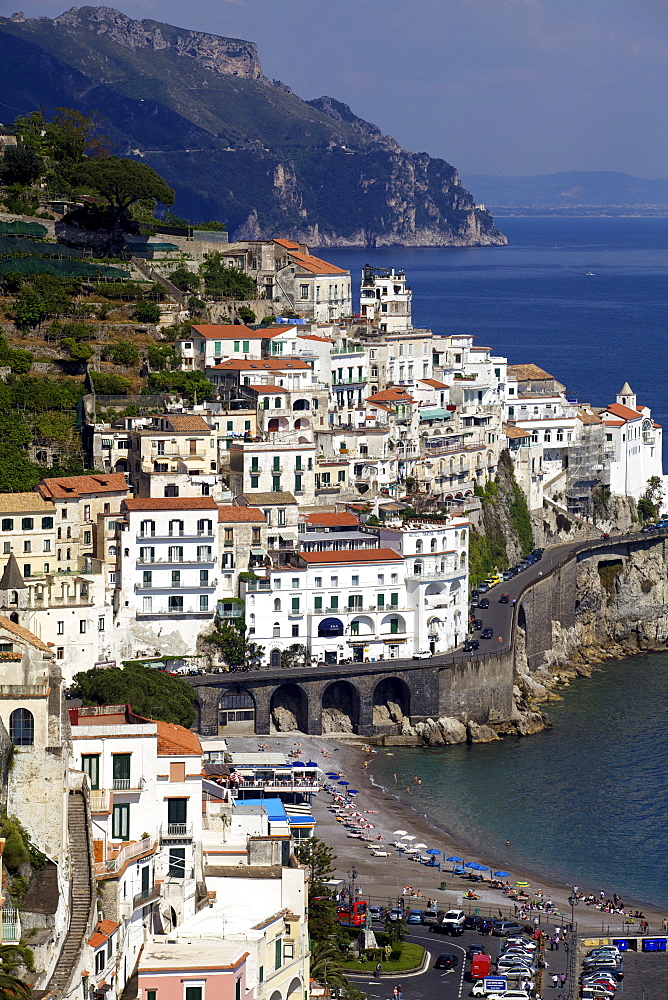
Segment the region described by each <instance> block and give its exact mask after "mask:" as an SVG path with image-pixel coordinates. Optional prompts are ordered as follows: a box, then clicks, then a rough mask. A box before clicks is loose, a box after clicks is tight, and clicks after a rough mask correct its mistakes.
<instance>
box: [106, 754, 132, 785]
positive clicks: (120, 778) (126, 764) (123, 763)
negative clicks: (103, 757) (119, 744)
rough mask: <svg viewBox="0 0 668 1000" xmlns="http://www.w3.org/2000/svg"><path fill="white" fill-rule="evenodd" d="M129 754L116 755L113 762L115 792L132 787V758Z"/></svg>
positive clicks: (113, 756) (113, 755) (112, 758)
mask: <svg viewBox="0 0 668 1000" xmlns="http://www.w3.org/2000/svg"><path fill="white" fill-rule="evenodd" d="M131 756H132V755H131V754H129V753H114V754H112V755H111V760H112V772H111V774H112V779H113V782H114V790H115V791H117V792H118V791H121V792H122V791H124V790H127V789H128V788H129V787H130V757H131Z"/></svg>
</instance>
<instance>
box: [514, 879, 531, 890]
mask: <svg viewBox="0 0 668 1000" xmlns="http://www.w3.org/2000/svg"><path fill="white" fill-rule="evenodd" d="M515 885H519V886H523V887H524V888H525V889H527V888H528V887H529V886H530V885H531V882H525V881H524V880H523V879H520V881H519V882H516V883H515Z"/></svg>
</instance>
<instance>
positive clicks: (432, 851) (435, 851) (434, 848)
mask: <svg viewBox="0 0 668 1000" xmlns="http://www.w3.org/2000/svg"><path fill="white" fill-rule="evenodd" d="M440 853H441V852H440V851H439V850H438V849H437V848H436V847H430V848H429V850H428V851H427V854H440Z"/></svg>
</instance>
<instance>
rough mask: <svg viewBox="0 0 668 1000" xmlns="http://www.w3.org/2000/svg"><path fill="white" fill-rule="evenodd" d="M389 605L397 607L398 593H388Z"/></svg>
mask: <svg viewBox="0 0 668 1000" xmlns="http://www.w3.org/2000/svg"><path fill="white" fill-rule="evenodd" d="M390 607H391V608H398V607H399V595H398V594H390Z"/></svg>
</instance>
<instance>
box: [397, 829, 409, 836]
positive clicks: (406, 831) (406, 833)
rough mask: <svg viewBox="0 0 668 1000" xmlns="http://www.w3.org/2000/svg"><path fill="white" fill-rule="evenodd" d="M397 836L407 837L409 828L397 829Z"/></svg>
mask: <svg viewBox="0 0 668 1000" xmlns="http://www.w3.org/2000/svg"><path fill="white" fill-rule="evenodd" d="M394 835H395V837H406V836H407V835H408V830H395V831H394Z"/></svg>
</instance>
